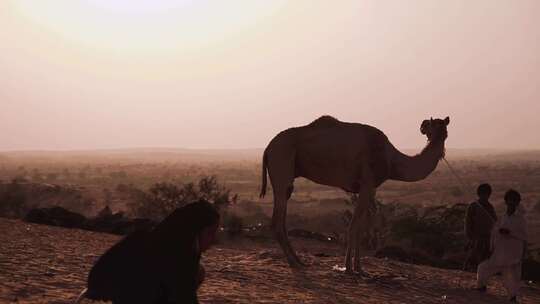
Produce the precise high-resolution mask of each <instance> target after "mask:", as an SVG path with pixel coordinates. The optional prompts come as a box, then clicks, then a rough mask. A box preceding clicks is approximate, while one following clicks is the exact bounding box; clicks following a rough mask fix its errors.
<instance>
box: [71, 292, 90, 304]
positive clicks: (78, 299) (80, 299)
mask: <svg viewBox="0 0 540 304" xmlns="http://www.w3.org/2000/svg"><path fill="white" fill-rule="evenodd" d="M87 293H88V288H85V289H83V291H82V292H81V294H80V295H79V296H78V297H77V300H75V302H73V304H79V303H81V301H82V300H83V299H84V298H86V294H87Z"/></svg>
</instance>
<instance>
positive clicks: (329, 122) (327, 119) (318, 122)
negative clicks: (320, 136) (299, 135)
mask: <svg viewBox="0 0 540 304" xmlns="http://www.w3.org/2000/svg"><path fill="white" fill-rule="evenodd" d="M339 123H340V121H339V120H337V119H336V118H334V117H332V116H330V115H324V116H321V117H319V118H317V119H315V120H314V121H312V122H311V123H310V124H309V125H308V126H310V127H331V126H335V125H337V124H339Z"/></svg>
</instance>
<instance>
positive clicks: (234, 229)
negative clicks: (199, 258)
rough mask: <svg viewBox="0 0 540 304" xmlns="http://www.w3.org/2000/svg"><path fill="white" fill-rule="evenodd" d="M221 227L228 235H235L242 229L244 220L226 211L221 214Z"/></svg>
mask: <svg viewBox="0 0 540 304" xmlns="http://www.w3.org/2000/svg"><path fill="white" fill-rule="evenodd" d="M222 223H223V228H224V230H225V231H226V232H227V233H228V234H229V235H230V236H237V235H239V234H241V233H242V231H243V229H244V221H243V220H242V218H241V217H240V216H238V215H236V214H230V213H227V214H225V215H224V216H223V220H222Z"/></svg>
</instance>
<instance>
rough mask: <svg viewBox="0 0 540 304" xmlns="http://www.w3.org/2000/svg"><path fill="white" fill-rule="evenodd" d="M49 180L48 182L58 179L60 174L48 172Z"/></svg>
mask: <svg viewBox="0 0 540 304" xmlns="http://www.w3.org/2000/svg"><path fill="white" fill-rule="evenodd" d="M46 179H47V181H48V182H54V181H56V180H57V179H58V174H57V173H47V177H46Z"/></svg>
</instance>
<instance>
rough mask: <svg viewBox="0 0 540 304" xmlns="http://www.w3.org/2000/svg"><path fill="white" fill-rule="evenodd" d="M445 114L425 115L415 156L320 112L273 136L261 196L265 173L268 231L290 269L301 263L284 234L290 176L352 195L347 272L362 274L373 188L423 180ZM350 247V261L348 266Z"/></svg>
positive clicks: (443, 134) (436, 152) (438, 145)
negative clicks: (269, 195) (422, 142)
mask: <svg viewBox="0 0 540 304" xmlns="http://www.w3.org/2000/svg"><path fill="white" fill-rule="evenodd" d="M449 123H450V118H449V117H446V118H445V119H433V118H431V119H427V120H424V121H423V122H422V124H421V126H420V132H421V133H422V134H424V135H426V137H427V140H428V143H427V145H426V147H425V148H424V149H423V150H422V151H421V153H420V154H418V155H415V156H408V155H405V154H403V153H401V152H400V151H399V150H397V149H396V148H395V147H394V145H392V143H390V141H389V140H388V137H387V136H386V135H385V134H384V133H383V132H382V131H380V130H379V129H377V128H375V127H372V126H369V125H365V124H360V123H349V122H342V121H339V120H337V119H335V118H333V117H331V116H322V117H320V118H318V119H316V120H315V121H313V122H312V123H310V124H308V125H305V126H301V127H295V128H289V129H287V130H284V131H282V132H280V133H279V134H278V135H276V136H275V137H274V138H273V139H272V140H271V141H270V143H269V144H268V146H267V147H266V149H265V151H264V155H263V162H262V189H261V194H260V196H261V197H264V195H265V194H266V186H267V173H268V176H269V177H270V182H271V184H272V190H273V194H274V208H273V214H272V229H273V232H274V234H275V237H276V239H277V241H278V242H279V245H280V246H281V248H282V249H283V252H284V253H285V256H286V257H287V261H288V262H289V265H291V267H301V266H303V265H304V264H303V263H302V262H301V260H300V259H299V258H298V256H297V255H296V252H295V251H294V249H293V248H292V246H291V243H290V241H289V238H288V236H287V229H286V216H287V201H288V200H289V198H290V197H291V194H292V192H293V189H294V187H293V183H294V179H295V178H297V177H304V178H307V179H309V180H311V181H313V182H316V183H319V184H323V185H328V186H334V187H339V188H342V189H343V190H345V191H347V192H351V193H357V194H358V199H359V203H358V204H356V207H355V210H354V213H353V218H352V220H351V222H350V225H349V228H348V238H347V239H348V242H347V254H346V257H345V267H346V270H347V272H349V273H351V272H354V271H357V272H361V271H362V269H361V266H360V241H359V237H360V232H361V231H362V229H363V228H364V229H365V228H367V227H369V226H370V225H371V220H372V216H371V215H372V212H373V210H374V209H375V192H376V189H377V187H379V186H380V185H381V184H382V183H383V182H385V181H386V180H399V181H406V182H414V181H419V180H422V179H424V178H426V177H427V176H428V175H429V174H430V173H431V172H433V170H435V168H436V167H437V164H438V162H439V160H440V159H441V158H442V157H443V156H444V151H445V149H444V142H445V140H446V138H447V136H448V133H447V126H448V124H449ZM353 249H354V265H353V263H352V262H353Z"/></svg>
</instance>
